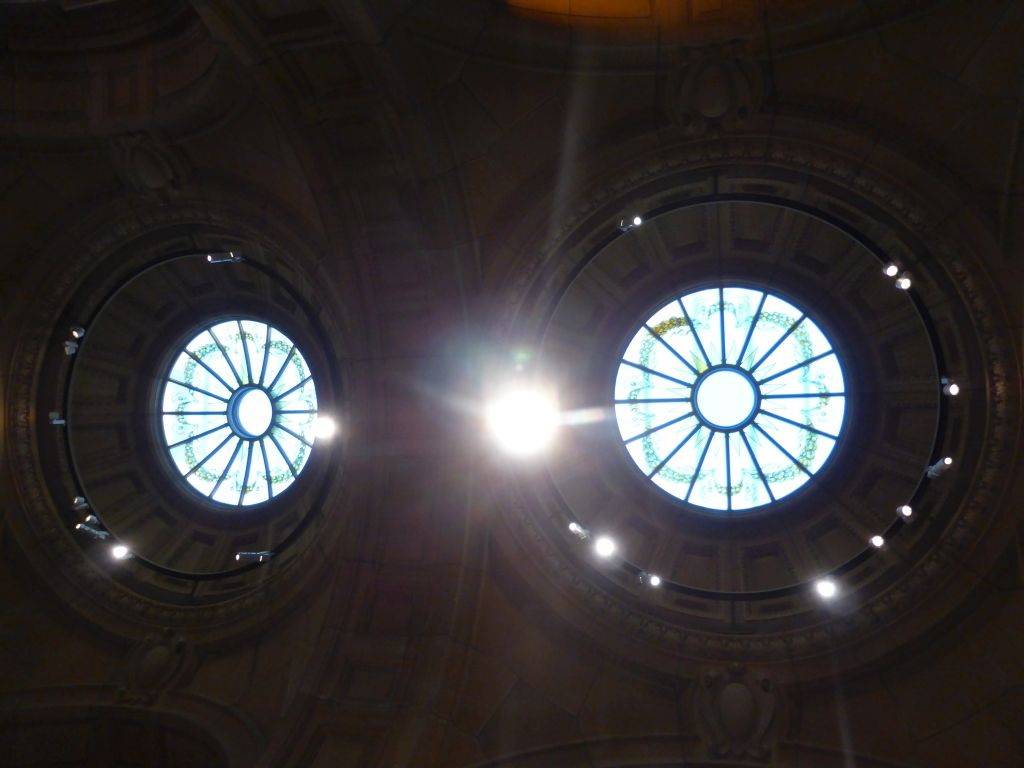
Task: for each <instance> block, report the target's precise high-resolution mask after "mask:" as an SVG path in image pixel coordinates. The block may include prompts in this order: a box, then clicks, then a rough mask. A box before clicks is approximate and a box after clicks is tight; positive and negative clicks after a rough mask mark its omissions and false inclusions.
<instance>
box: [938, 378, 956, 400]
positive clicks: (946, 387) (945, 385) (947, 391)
mask: <svg viewBox="0 0 1024 768" xmlns="http://www.w3.org/2000/svg"><path fill="white" fill-rule="evenodd" d="M942 394H944V395H949V396H950V397H956V396H957V395H959V394H960V385H959V384H957V383H956V382H955V381H953V380H952V379H947V378H946V377H945V376H943V377H942Z"/></svg>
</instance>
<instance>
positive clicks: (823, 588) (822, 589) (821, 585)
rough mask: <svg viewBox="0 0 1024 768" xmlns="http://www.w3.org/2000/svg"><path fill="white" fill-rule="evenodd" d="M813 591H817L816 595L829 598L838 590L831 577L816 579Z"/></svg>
mask: <svg viewBox="0 0 1024 768" xmlns="http://www.w3.org/2000/svg"><path fill="white" fill-rule="evenodd" d="M814 591H815V592H817V593H818V596H819V597H821V598H824V599H825V600H831V599H832V598H833V597H835V596H836V595H837V594H838V592H839V587H837V586H836V583H835V582H834V581H832V579H818V580H817V581H816V582H814Z"/></svg>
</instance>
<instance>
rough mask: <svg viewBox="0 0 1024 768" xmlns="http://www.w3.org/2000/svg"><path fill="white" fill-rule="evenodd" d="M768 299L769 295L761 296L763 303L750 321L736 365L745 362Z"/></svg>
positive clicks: (763, 294)
mask: <svg viewBox="0 0 1024 768" xmlns="http://www.w3.org/2000/svg"><path fill="white" fill-rule="evenodd" d="M767 298H768V294H767V293H762V294H761V301H760V302H759V303H758V305H757V311H756V312H755V313H754V317H753V319H752V320H751V321H750V325H749V326H748V327H747V336H746V338H745V339H743V346H742V347H741V348H740V353H739V354H738V355H737V356H736V365H740V364H741V363H742V362H743V355H745V354H746V353H747V347H748V346H749V345H750V339H751V338H752V337H753V335H754V328H756V327H757V323H758V321H759V320H760V319H761V311H762V310H763V309H764V302H765V299H767Z"/></svg>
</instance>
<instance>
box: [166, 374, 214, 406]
mask: <svg viewBox="0 0 1024 768" xmlns="http://www.w3.org/2000/svg"><path fill="white" fill-rule="evenodd" d="M168 381H169V382H171V384H177V385H178V386H179V387H184V388H185V389H191V390H192V391H193V392H201V393H202V394H204V395H206V396H207V397H212V398H213V399H214V400H220V401H221V402H222V403H226V402H227V401H228V398H226V397H221V396H220V395H215V394H213V392H210V391H209V390H206V389H201V388H199V387H196V386H193V385H192V384H186V383H185V382H184V381H178V380H177V379H168Z"/></svg>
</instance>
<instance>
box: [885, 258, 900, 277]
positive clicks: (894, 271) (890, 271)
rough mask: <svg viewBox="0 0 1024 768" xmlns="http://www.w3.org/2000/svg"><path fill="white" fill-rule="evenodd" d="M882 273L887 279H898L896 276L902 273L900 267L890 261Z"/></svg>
mask: <svg viewBox="0 0 1024 768" xmlns="http://www.w3.org/2000/svg"><path fill="white" fill-rule="evenodd" d="M882 272H883V273H884V274H885V276H886V277H896V275H898V274H899V273H900V265H899V264H896V263H895V262H892V261H890V262H889V263H888V264H886V265H885V266H884V267H882Z"/></svg>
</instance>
